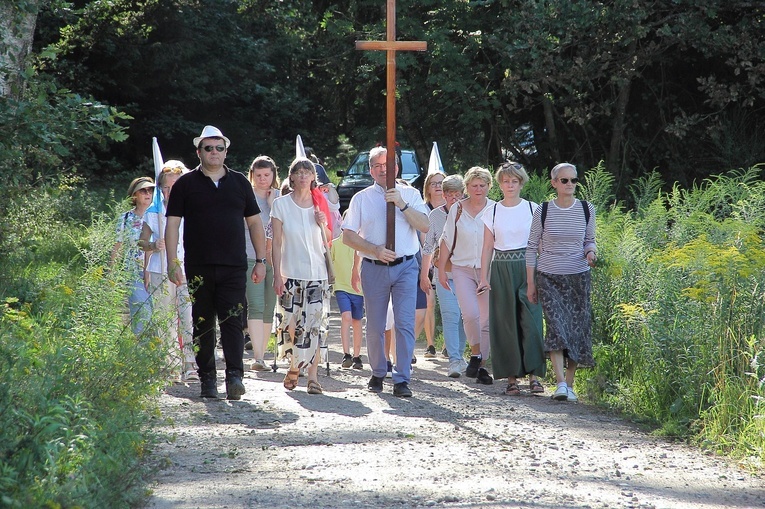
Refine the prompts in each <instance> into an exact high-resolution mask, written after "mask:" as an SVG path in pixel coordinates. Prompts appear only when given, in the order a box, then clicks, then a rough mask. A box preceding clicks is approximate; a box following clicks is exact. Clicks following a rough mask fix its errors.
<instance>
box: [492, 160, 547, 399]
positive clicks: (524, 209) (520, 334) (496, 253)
mask: <svg viewBox="0 0 765 509" xmlns="http://www.w3.org/2000/svg"><path fill="white" fill-rule="evenodd" d="M495 179H496V181H497V185H498V186H499V188H500V189H501V190H502V194H503V199H502V201H500V202H497V203H495V204H494V207H493V209H492V210H491V211H490V212H487V213H485V214H484V215H483V223H484V228H485V230H484V232H483V254H482V257H481V287H482V288H488V289H489V291H490V293H489V335H490V338H491V366H492V371H493V373H494V376H495V377H496V378H507V387H506V388H505V394H507V395H509V396H519V395H520V394H521V390H520V388H519V387H518V378H523V377H525V376H526V375H529V389H530V391H531V392H532V393H542V392H544V387H543V386H542V383H541V382H540V381H539V380H538V379H537V377H543V376H544V375H545V368H546V361H545V354H544V345H543V340H542V307H541V306H540V305H539V304H532V303H531V302H529V300H528V298H527V296H526V245H527V244H528V240H529V231H530V229H531V219H532V216H533V215H534V210H536V209H537V207H539V205H537V204H536V203H532V202H529V201H526V200H524V199H523V198H521V196H520V194H521V189H523V186H524V185H525V184H526V182H528V180H529V176H528V175H527V174H526V170H525V169H524V168H523V166H521V165H520V164H518V163H514V162H510V161H508V162H506V163H504V164H503V165H502V166H500V167H499V169H498V170H497V172H496V174H495ZM489 267H491V269H490V268H489Z"/></svg>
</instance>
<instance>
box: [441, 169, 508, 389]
mask: <svg viewBox="0 0 765 509" xmlns="http://www.w3.org/2000/svg"><path fill="white" fill-rule="evenodd" d="M491 181H492V179H491V173H489V170H486V169H484V168H480V167H478V166H475V167H473V168H470V169H469V170H468V171H467V173H466V174H465V190H466V193H467V196H468V197H467V198H466V199H464V200H462V201H460V202H457V203H456V204H455V205H454V206H452V208H451V209H450V210H449V216H448V217H447V218H446V225H445V226H444V233H443V236H442V237H441V245H440V248H439V250H440V254H439V257H438V282H439V283H440V285H441V286H442V287H443V288H445V289H447V290H451V285H450V284H449V281H448V272H449V271H448V269H447V265H448V263H449V262H451V264H452V269H451V273H452V277H453V278H454V289H455V291H456V294H457V301H458V302H459V305H460V310H461V311H462V320H463V323H464V325H465V334H466V335H467V338H468V341H469V342H470V350H471V357H470V362H469V363H468V366H467V368H466V369H465V376H467V377H469V378H475V379H476V381H477V382H478V383H480V384H484V385H490V384H492V383H493V382H494V380H493V378H492V377H491V375H490V374H489V372H488V371H487V370H486V368H485V365H486V359H488V358H489V348H490V347H489V294H488V292H486V291H485V290H486V289H485V288H481V287H480V282H481V250H482V248H483V232H484V224H483V219H482V217H483V215H484V214H485V213H486V212H487V211H489V213H491V209H492V207H493V206H494V203H495V202H494V200H490V199H489V198H488V197H487V195H488V193H489V189H490V188H491ZM448 348H449V347H447V350H448ZM460 353H461V352H460ZM449 354H450V356H451V351H449Z"/></svg>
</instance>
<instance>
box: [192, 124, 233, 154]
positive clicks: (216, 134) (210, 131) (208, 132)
mask: <svg viewBox="0 0 765 509" xmlns="http://www.w3.org/2000/svg"><path fill="white" fill-rule="evenodd" d="M205 138H222V139H223V141H224V142H225V144H226V148H228V146H229V145H231V140H229V139H228V138H226V137H225V136H223V133H222V132H220V129H218V128H217V127H215V126H212V125H206V126H205V128H204V129H202V134H200V135H199V136H197V137H196V138H194V147H196V148H199V142H200V141H202V140H204V139H205Z"/></svg>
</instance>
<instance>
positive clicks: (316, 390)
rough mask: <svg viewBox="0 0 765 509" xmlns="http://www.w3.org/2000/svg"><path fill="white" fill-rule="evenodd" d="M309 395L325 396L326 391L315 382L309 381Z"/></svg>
mask: <svg viewBox="0 0 765 509" xmlns="http://www.w3.org/2000/svg"><path fill="white" fill-rule="evenodd" d="M308 394H324V391H323V390H322V388H321V385H319V382H317V381H315V380H308Z"/></svg>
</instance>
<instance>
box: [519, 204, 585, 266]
mask: <svg viewBox="0 0 765 509" xmlns="http://www.w3.org/2000/svg"><path fill="white" fill-rule="evenodd" d="M587 205H588V207H589V209H590V220H589V221H587V222H586V223H585V218H584V210H583V208H582V204H581V202H580V201H579V200H574V204H573V205H571V206H570V207H567V208H565V209H562V208H560V207H558V206H557V205H555V202H554V201H552V200H551V201H550V202H549V205H548V207H547V217H546V218H545V226H544V230H543V229H542V207H541V206H540V207H538V208H537V209H536V210H535V211H534V217H533V219H532V220H531V232H530V233H529V244H528V246H527V248H526V266H527V267H533V266H534V265H536V267H537V271H539V272H544V273H546V274H580V273H582V272H587V271H588V270H590V266H589V265H587V258H586V257H585V255H584V253H585V251H590V250H595V207H594V206H593V205H592V203H588V204H587ZM537 255H538V257H537Z"/></svg>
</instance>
